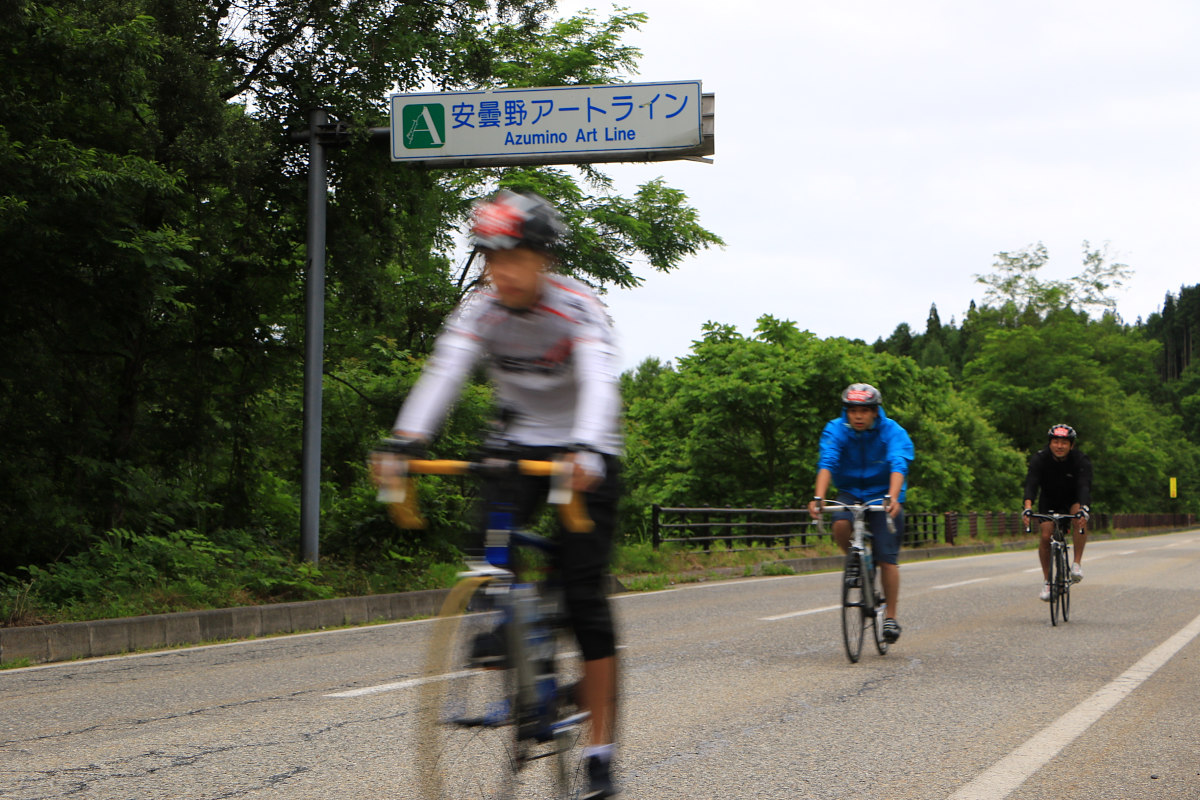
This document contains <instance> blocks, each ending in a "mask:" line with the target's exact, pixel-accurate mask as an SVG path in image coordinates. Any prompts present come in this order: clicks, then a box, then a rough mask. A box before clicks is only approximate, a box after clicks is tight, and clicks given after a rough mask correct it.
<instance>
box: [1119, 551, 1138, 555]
mask: <svg viewBox="0 0 1200 800" xmlns="http://www.w3.org/2000/svg"><path fill="white" fill-rule="evenodd" d="M1136 552H1137V550H1122V551H1121V552H1119V553H1117V555H1119V556H1131V555H1133V554H1134V553H1136Z"/></svg>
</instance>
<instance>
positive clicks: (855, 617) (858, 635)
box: [842, 553, 870, 664]
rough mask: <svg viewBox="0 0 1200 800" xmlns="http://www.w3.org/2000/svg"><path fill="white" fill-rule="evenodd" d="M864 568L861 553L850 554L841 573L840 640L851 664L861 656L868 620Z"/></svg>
mask: <svg viewBox="0 0 1200 800" xmlns="http://www.w3.org/2000/svg"><path fill="white" fill-rule="evenodd" d="M864 566H865V565H864V564H863V559H862V554H861V553H850V554H849V555H847V556H846V567H845V569H844V570H843V571H842V640H843V641H844V642H845V644H846V656H847V657H848V658H849V659H850V663H852V664H854V663H857V662H858V659H859V657H860V656H861V655H862V645H863V634H864V632H865V629H866V626H867V620H868V619H869V618H868V617H867V608H868V603H869V602H870V589H869V588H865V587H867V586H868V584H867V580H866V578H867V576H866V573H865V571H864V569H863V567H864Z"/></svg>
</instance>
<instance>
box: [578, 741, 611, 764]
mask: <svg viewBox="0 0 1200 800" xmlns="http://www.w3.org/2000/svg"><path fill="white" fill-rule="evenodd" d="M614 749H615V745H613V744H589V745H588V746H587V747H585V748H583V757H584V758H598V759H600V760H601V761H603V762H605V763H608V762H609V761H612V757H613V750H614Z"/></svg>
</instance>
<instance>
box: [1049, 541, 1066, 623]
mask: <svg viewBox="0 0 1200 800" xmlns="http://www.w3.org/2000/svg"><path fill="white" fill-rule="evenodd" d="M1050 547H1051V549H1052V551H1053V552H1052V553H1051V560H1050V624H1051V625H1057V624H1058V615H1059V614H1060V613H1061V611H1062V598H1063V578H1064V577H1067V579H1068V580H1070V578H1069V576H1064V575H1063V558H1062V548H1061V547H1059V545H1058V543H1057V542H1052V543H1051V544H1050Z"/></svg>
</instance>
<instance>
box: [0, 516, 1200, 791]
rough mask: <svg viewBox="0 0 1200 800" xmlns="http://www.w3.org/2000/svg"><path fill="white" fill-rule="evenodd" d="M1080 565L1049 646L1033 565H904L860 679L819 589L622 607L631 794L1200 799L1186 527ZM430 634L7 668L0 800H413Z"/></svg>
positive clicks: (760, 582) (1093, 554)
mask: <svg viewBox="0 0 1200 800" xmlns="http://www.w3.org/2000/svg"><path fill="white" fill-rule="evenodd" d="M1084 565H1085V572H1086V580H1085V581H1084V582H1083V583H1082V584H1080V585H1079V586H1077V587H1076V589H1075V590H1074V591H1073V592H1072V600H1073V602H1072V606H1073V608H1072V616H1071V621H1070V622H1069V623H1068V624H1066V625H1065V626H1059V627H1057V628H1052V627H1051V626H1050V621H1049V613H1048V611H1047V607H1046V604H1044V603H1041V602H1040V601H1038V599H1037V596H1036V595H1037V591H1038V588H1039V586H1038V583H1039V580H1040V579H1039V576H1038V575H1037V574H1035V573H1034V572H1033V571H1032V570H1034V569H1035V568H1036V555H1035V554H1034V553H1032V552H1030V551H1025V552H1019V553H1002V554H995V555H987V556H977V557H970V558H961V559H951V560H943V561H935V562H914V563H910V564H906V565H905V566H904V567H903V568H902V575H903V581H904V586H903V591H902V597H901V600H902V604H901V614H900V617H901V621H902V622H903V623H904V636H903V638H902V639H901V641H900V642H899V643H897V644H896V645H894V646H893V649H892V651H891V652H890V653H889V654H888V655H887V656H886V657H880V656H878V655H876V654H875V653H874V652H873V650H868V651H867V652H866V653H865V654H864V657H863V659H862V661H861V662H860V663H858V664H855V665H851V664H850V663H849V662H848V661H847V660H846V657H845V655H844V652H843V650H842V645H841V639H840V628H839V619H838V616H837V614H836V613H835V612H834V610H832V609H831V608H830V605H831V604H832V603H833V602H834V601H835V599H836V597H837V580H838V578H837V576H835V575H832V574H825V575H813V576H797V577H783V578H760V579H752V580H744V581H730V582H719V583H709V584H691V585H687V586H681V587H678V588H675V589H672V590H669V591H665V592H657V593H649V594H639V595H628V596H622V597H619V598H617V599H616V601H615V602H616V607H617V610H618V614H619V619H620V623H621V631H622V639H623V642H624V644H625V650H624V651H623V664H624V670H623V687H624V691H625V705H624V710H623V716H622V722H623V731H624V744H623V748H622V753H621V761H620V768H619V777H620V780H621V782H622V784H623V785H624V787H625V790H626V792H625V795H624V797H626V798H629V800H633V799H634V798H647V799H650V798H653V800H669V799H670V798H689V799H691V800H694V799H697V798H701V799H702V798H720V799H721V800H734V799H736V798H753V799H754V800H762V799H763V798H814V799H817V798H820V799H822V800H824V799H825V798H847V799H849V798H855V799H858V798H880V799H886V800H895V799H896V798H921V799H922V800H925V799H926V798H932V799H936V800H1000V799H1001V798H1013V800H1034V799H1037V800H1041V799H1042V798H1058V797H1086V798H1089V800H1105V799H1107V798H1111V799H1112V800H1117V799H1118V798H1119V799H1120V800H1135V799H1136V798H1156V799H1161V798H1198V797H1200V723H1198V722H1197V720H1196V709H1197V708H1200V636H1198V634H1200V579H1198V578H1197V570H1198V568H1200V531H1192V532H1187V533H1179V534H1171V535H1165V536H1155V537H1147V538H1141V539H1130V540H1117V541H1108V542H1094V543H1093V544H1091V545H1089V547H1088V550H1087V554H1086V558H1085V559H1084ZM429 628H430V625H429V623H428V622H410V623H399V624H392V625H382V626H378V627H373V628H367V629H358V630H351V631H336V632H329V633H319V634H308V635H302V636H291V637H286V638H280V639H272V640H265V641H255V642H247V643H240V644H230V645H218V646H210V647H199V648H192V649H188V650H180V651H172V652H164V653H155V654H146V655H138V656H127V657H119V658H110V659H96V660H92V661H85V662H76V663H68V664H56V665H47V666H41V667H31V668H27V669H20V670H10V671H5V672H0V798H2V799H3V800H32V799H33V798H67V797H70V798H83V799H86V800H90V799H91V798H98V799H99V798H103V800H125V799H126V798H130V799H132V798H137V800H143V799H149V798H172V799H173V800H174V799H175V798H189V799H194V800H215V799H216V798H252V799H253V800H258V799H259V798H264V799H265V798H272V799H277V798H335V799H336V800H358V799H359V798H362V799H363V800H366V799H367V798H371V799H372V800H375V799H378V798H410V797H414V796H415V790H414V789H413V788H412V787H413V775H414V770H415V769H416V765H414V764H413V763H412V758H411V754H412V747H411V742H412V730H411V723H412V720H413V716H414V714H413V705H414V702H415V698H416V692H415V690H414V689H413V688H412V687H411V685H410V684H406V683H405V681H407V680H409V679H412V678H414V677H416V676H418V675H419V673H420V663H421V659H422V649H423V645H424V643H425V642H426V639H427V636H428V632H429ZM868 647H869V645H868ZM355 690H359V691H357V692H356V691H355Z"/></svg>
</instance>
